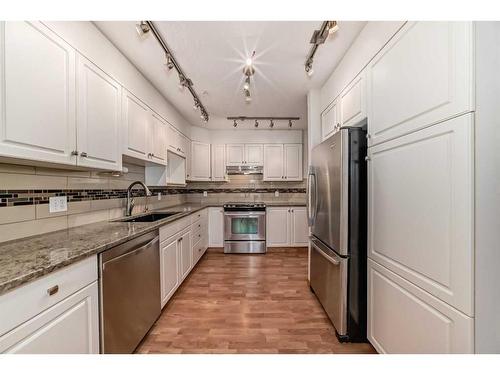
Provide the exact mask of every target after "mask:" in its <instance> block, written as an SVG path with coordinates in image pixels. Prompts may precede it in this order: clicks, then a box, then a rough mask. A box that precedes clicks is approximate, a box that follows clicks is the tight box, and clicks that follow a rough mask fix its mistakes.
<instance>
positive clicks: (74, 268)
mask: <svg viewBox="0 0 500 375" xmlns="http://www.w3.org/2000/svg"><path fill="white" fill-rule="evenodd" d="M95 280H97V256H91V257H89V258H87V259H85V260H82V261H80V262H78V263H76V264H73V265H71V266H68V267H66V268H63V269H61V270H58V271H56V272H53V273H51V274H49V275H47V276H44V277H42V278H40V279H38V280H35V281H33V282H31V283H29V284H27V285H23V286H21V287H19V288H17V289H14V290H12V291H10V292H8V293H6V294H4V295H2V296H0V311H2V319H0V335H3V334H4V333H6V332H8V331H10V330H11V329H13V328H15V327H17V326H18V325H20V324H21V323H24V322H26V321H27V320H29V319H31V318H32V317H34V316H35V315H37V314H40V313H41V312H42V311H44V310H46V309H47V308H49V307H51V306H53V305H55V304H56V303H58V302H60V301H61V300H63V299H64V298H66V297H68V296H70V295H71V294H73V293H75V292H77V291H78V290H80V289H82V288H83V287H85V286H87V285H89V284H91V283H92V282H94V281H95ZM51 288H53V289H56V288H57V291H56V292H55V293H54V294H52V295H49V289H51Z"/></svg>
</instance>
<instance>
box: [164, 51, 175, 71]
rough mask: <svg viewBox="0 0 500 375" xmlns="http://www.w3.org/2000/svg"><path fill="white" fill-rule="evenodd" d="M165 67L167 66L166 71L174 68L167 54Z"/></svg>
mask: <svg viewBox="0 0 500 375" xmlns="http://www.w3.org/2000/svg"><path fill="white" fill-rule="evenodd" d="M165 65H166V66H167V69H168V70H172V69H173V68H174V62H173V61H172V57H171V56H170V55H169V54H167V56H166V61H165Z"/></svg>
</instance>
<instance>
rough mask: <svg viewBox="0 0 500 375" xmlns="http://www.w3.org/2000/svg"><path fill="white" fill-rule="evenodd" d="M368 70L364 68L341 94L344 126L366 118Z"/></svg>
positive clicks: (341, 112)
mask: <svg viewBox="0 0 500 375" xmlns="http://www.w3.org/2000/svg"><path fill="white" fill-rule="evenodd" d="M365 73H366V72H365V71H364V70H363V72H361V73H360V74H359V75H358V76H357V77H356V78H355V79H354V81H353V82H352V83H350V84H349V86H347V88H346V89H345V90H344V91H343V92H342V93H341V94H340V117H341V124H342V126H352V125H356V124H357V123H359V122H360V121H361V120H363V119H364V118H366V90H365V86H366V79H365V77H366V74H365Z"/></svg>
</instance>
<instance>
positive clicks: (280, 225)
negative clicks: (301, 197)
mask: <svg viewBox="0 0 500 375" xmlns="http://www.w3.org/2000/svg"><path fill="white" fill-rule="evenodd" d="M289 211H290V207H268V208H267V209H266V242H267V244H266V245H267V246H268V247H273V246H288V245H290V232H289V229H290V212H289Z"/></svg>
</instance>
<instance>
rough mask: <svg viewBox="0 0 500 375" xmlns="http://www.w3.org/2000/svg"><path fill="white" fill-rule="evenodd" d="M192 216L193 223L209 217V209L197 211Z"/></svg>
mask: <svg viewBox="0 0 500 375" xmlns="http://www.w3.org/2000/svg"><path fill="white" fill-rule="evenodd" d="M190 218H191V224H192V223H194V222H196V221H198V220H201V219H207V210H206V209H204V210H201V211H198V212H195V213H194V214H192V215H191V216H190Z"/></svg>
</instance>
